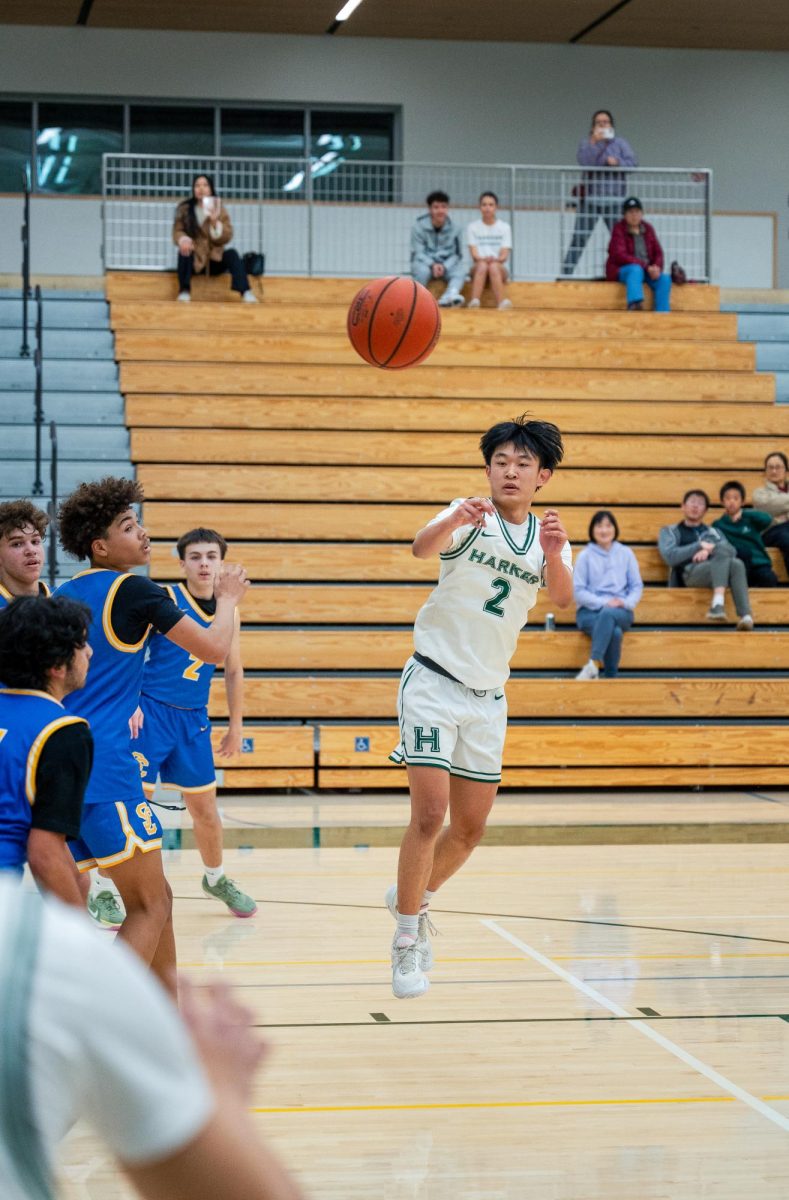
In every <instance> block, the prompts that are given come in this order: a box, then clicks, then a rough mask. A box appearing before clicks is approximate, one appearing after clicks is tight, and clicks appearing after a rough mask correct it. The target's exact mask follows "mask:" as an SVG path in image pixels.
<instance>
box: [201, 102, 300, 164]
mask: <svg viewBox="0 0 789 1200" xmlns="http://www.w3.org/2000/svg"><path fill="white" fill-rule="evenodd" d="M220 146H221V153H222V154H225V155H227V156H228V157H234V156H235V157H240V158H303V157H304V110H303V109H301V108H299V109H293V108H291V109H288V108H282V109H276V108H223V109H222V133H221V141H220Z"/></svg>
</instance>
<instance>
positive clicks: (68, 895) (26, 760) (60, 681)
mask: <svg viewBox="0 0 789 1200" xmlns="http://www.w3.org/2000/svg"><path fill="white" fill-rule="evenodd" d="M90 619H91V614H90V610H89V609H88V608H86V606H85V605H84V604H79V603H77V602H76V601H74V600H67V599H66V598H65V597H63V598H61V599H58V600H48V599H45V598H44V597H34V596H24V597H21V598H20V599H17V600H14V601H12V603H11V604H9V605H7V606H6V607H5V608H4V609H3V611H2V612H0V677H1V678H2V679H3V680H4V681H5V683H4V686H3V687H2V688H0V870H4V871H11V872H14V873H15V874H17V875H19V876H21V874H22V870H23V868H24V865H25V862H28V863H29V864H30V870H31V871H32V873H33V877H34V878H35V880H36V882H37V883H38V885H39V887H41V888H43V889H44V890H46V891H48V892H52V893H53V894H54V895H55V896H59V897H60V899H61V900H65V901H66V903H67V904H75V905H79V906H80V907H81V906H82V903H83V897H82V889H81V887H80V880H79V875H78V873H77V869H76V867H75V865H74V859H73V858H72V856H71V854H70V853H69V850H68V848H67V846H66V838H72V837H76V836H77V835H78V833H79V828H80V821H81V817H82V799H83V795H84V792H85V787H86V786H87V782H88V776H89V774H90V768H91V763H92V761H93V739H92V737H91V733H90V729H89V727H88V723H87V721H85V720H83V719H82V718H81V717H75V716H72V715H70V714H69V713H68V712H67V711H66V709H65V708H64V706H63V700H64V698H65V697H66V696H68V695H69V694H70V693H73V692H74V691H75V690H77V689H78V688H81V687H82V686H83V685H84V683H85V677H86V675H87V671H88V663H89V662H90V647H89V646H88V645H87V636H88V626H89V624H90Z"/></svg>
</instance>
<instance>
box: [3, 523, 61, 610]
mask: <svg viewBox="0 0 789 1200" xmlns="http://www.w3.org/2000/svg"><path fill="white" fill-rule="evenodd" d="M48 524H49V517H48V516H47V514H46V513H45V512H44V511H43V510H42V509H40V508H36V506H35V504H32V503H31V502H30V501H29V500H7V501H6V502H5V503H4V504H0V609H3V608H5V607H6V605H7V604H10V603H11V601H12V600H13V599H14V596H48V595H49V588H48V587H47V585H46V584H45V583H42V582H41V579H40V576H41V570H42V568H43V566H44V535H45V534H46V531H47V525H48Z"/></svg>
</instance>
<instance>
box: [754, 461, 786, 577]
mask: <svg viewBox="0 0 789 1200" xmlns="http://www.w3.org/2000/svg"><path fill="white" fill-rule="evenodd" d="M787 471H789V459H787V457H786V455H785V454H782V453H781V451H780V450H773V452H772V454H768V455H767V458H766V459H765V460H764V474H765V480H764V487H760V488H757V489H756V491H755V492H754V493H753V503H754V507H755V508H759V509H761V511H762V512H767V513H769V514H770V516H771V517H772V519H773V523H772V525H771V526H770V528H769V529H768V530H767V532H766V533H765V534H764V535H763V539H762V540H763V541H764V544H765V546H777V547H778V549H779V550H780V551H781V554H782V555H783V560H784V565H785V567H786V570H787V573H789V482H787V478H786V476H787Z"/></svg>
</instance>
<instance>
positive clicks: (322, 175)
mask: <svg viewBox="0 0 789 1200" xmlns="http://www.w3.org/2000/svg"><path fill="white" fill-rule="evenodd" d="M393 146H394V115H393V114H392V113H387V112H380V113H379V112H364V111H359V112H351V111H347V110H346V111H330V110H328V109H313V110H312V114H311V141H310V149H311V155H312V181H313V182H312V187H313V193H314V195H315V198H316V199H320V200H336V201H353V200H356V201H363V202H364V201H367V202H369V201H380V200H391V199H392V189H393V178H392V168H391V167H390V166H388V165H383V166H377V165H373V163H377V162H380V163H383V164H388V163H389V162H391V160H392V152H393ZM365 161H366V162H370V164H371V165H370V166H369V167H363V166H361V165H360V166H358V167H356V166H350V164H351V163H356V162H358V163H360V164H361V163H363V162H365Z"/></svg>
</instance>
